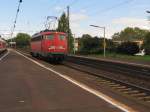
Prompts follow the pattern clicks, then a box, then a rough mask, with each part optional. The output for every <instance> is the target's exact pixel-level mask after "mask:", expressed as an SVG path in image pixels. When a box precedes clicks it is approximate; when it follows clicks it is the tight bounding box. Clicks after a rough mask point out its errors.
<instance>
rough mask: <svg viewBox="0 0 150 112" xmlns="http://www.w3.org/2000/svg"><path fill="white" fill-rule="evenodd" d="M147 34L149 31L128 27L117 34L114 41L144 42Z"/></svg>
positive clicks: (113, 37)
mask: <svg viewBox="0 0 150 112" xmlns="http://www.w3.org/2000/svg"><path fill="white" fill-rule="evenodd" d="M147 33H148V31H147V30H142V29H140V28H137V27H135V28H130V27H127V28H125V29H124V30H123V31H121V32H120V33H115V34H114V35H113V36H112V39H113V40H117V41H124V42H128V41H135V40H144V38H145V35H146V34H147Z"/></svg>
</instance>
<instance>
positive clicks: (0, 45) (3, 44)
mask: <svg viewBox="0 0 150 112" xmlns="http://www.w3.org/2000/svg"><path fill="white" fill-rule="evenodd" d="M5 50H6V41H4V40H3V39H1V38H0V53H1V52H3V51H5Z"/></svg>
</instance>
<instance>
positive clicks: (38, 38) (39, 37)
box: [31, 36, 42, 41]
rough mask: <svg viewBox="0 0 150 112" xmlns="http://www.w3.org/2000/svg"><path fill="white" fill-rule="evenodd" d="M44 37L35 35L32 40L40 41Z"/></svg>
mask: <svg viewBox="0 0 150 112" xmlns="http://www.w3.org/2000/svg"><path fill="white" fill-rule="evenodd" d="M41 39H42V37H41V36H38V37H34V38H32V39H31V41H40V40H41Z"/></svg>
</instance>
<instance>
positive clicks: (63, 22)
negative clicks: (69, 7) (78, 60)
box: [57, 13, 74, 53]
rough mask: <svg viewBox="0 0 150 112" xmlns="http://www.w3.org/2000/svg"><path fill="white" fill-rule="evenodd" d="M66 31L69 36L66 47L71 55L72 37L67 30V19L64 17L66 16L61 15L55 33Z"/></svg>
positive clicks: (72, 47)
mask: <svg viewBox="0 0 150 112" xmlns="http://www.w3.org/2000/svg"><path fill="white" fill-rule="evenodd" d="M68 30H69V35H68V36H67V37H68V45H69V46H68V47H69V51H70V53H72V52H73V49H74V45H73V36H72V32H71V29H70V28H68V18H67V16H66V14H65V13H63V14H62V16H61V17H60V19H59V21H58V28H57V31H59V32H65V33H68Z"/></svg>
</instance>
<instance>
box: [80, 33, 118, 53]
mask: <svg viewBox="0 0 150 112" xmlns="http://www.w3.org/2000/svg"><path fill="white" fill-rule="evenodd" d="M79 46H80V48H79V53H82V54H97V53H103V48H104V38H98V37H92V36H90V35H88V34H84V35H83V36H82V38H81V39H80V41H79ZM114 49H115V45H114V44H113V42H112V40H110V39H106V50H107V51H109V52H113V51H114Z"/></svg>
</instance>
